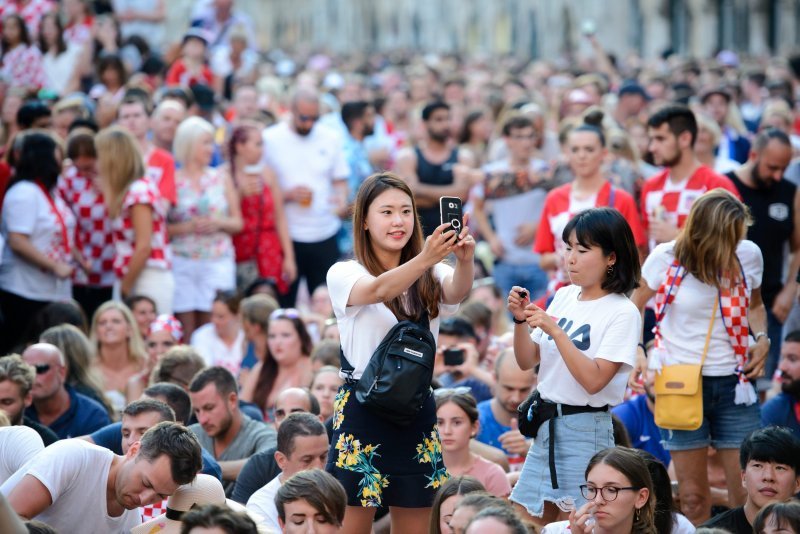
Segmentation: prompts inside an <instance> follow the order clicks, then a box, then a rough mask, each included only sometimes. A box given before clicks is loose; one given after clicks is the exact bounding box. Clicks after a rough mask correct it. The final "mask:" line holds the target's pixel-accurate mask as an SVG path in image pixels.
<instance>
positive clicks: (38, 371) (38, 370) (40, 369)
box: [34, 363, 51, 375]
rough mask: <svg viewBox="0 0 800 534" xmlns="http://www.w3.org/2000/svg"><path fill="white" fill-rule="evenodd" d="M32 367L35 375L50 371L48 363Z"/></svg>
mask: <svg viewBox="0 0 800 534" xmlns="http://www.w3.org/2000/svg"><path fill="white" fill-rule="evenodd" d="M34 367H35V368H36V374H37V375H43V374H45V373H46V372H47V371H49V370H50V367H51V365H50V364H49V363H42V364H39V365H34Z"/></svg>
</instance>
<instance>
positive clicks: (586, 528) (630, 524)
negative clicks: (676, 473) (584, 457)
mask: <svg viewBox="0 0 800 534" xmlns="http://www.w3.org/2000/svg"><path fill="white" fill-rule="evenodd" d="M585 476H586V483H584V484H581V486H580V492H581V495H582V496H583V497H584V498H585V499H586V500H587V501H589V502H587V503H586V504H584V505H583V506H581V507H579V508H578V509H577V510H573V511H572V512H571V513H570V514H569V521H562V522H559V523H553V524H550V525H547V526H546V527H545V528H544V530H542V534H562V533H564V534H567V533H569V534H656V532H657V531H656V527H655V524H654V521H653V517H654V514H655V506H656V498H655V492H654V491H653V481H652V480H651V478H650V472H649V471H648V469H647V463H646V462H645V461H644V460H643V459H642V458H641V457H640V456H639V455H638V454H636V452H635V451H634V450H632V449H628V448H625V447H612V448H609V449H606V450H603V451H600V452H598V453H597V454H595V455H594V456H593V457H592V459H591V460H590V461H589V465H588V466H587V467H586V475H585Z"/></svg>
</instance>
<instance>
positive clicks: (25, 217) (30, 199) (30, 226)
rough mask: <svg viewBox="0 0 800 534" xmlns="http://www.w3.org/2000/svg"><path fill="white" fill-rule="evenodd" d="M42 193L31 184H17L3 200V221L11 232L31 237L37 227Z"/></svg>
mask: <svg viewBox="0 0 800 534" xmlns="http://www.w3.org/2000/svg"><path fill="white" fill-rule="evenodd" d="M40 194H41V192H40V191H39V190H38V188H37V187H36V186H35V185H33V184H31V183H30V182H17V183H16V184H15V185H14V186H12V187H11V189H9V190H8V193H6V196H5V199H4V200H3V221H4V222H5V223H6V228H8V231H9V232H14V233H17V234H25V235H31V234H32V233H33V231H34V229H35V227H36V218H37V215H38V214H37V208H38V206H39V198H38V197H39V195H40Z"/></svg>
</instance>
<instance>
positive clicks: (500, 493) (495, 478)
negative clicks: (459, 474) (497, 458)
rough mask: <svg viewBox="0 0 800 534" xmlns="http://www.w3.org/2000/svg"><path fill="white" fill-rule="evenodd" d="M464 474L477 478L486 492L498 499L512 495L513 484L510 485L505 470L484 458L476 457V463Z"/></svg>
mask: <svg viewBox="0 0 800 534" xmlns="http://www.w3.org/2000/svg"><path fill="white" fill-rule="evenodd" d="M464 474H465V475H469V476H471V477H475V478H477V479H478V480H479V481H480V483H481V484H483V486H484V487H485V488H486V491H488V492H489V493H491V494H492V495H494V496H496V497H508V495H509V494H510V493H511V484H509V483H508V479H506V473H505V471H503V468H502V467H500V466H499V465H497V464H496V463H494V462H490V461H489V460H487V459H486V458H484V457H483V456H476V457H475V463H473V464H472V467H471V468H470V469H469V471H467V472H466V473H464Z"/></svg>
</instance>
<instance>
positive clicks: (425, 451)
mask: <svg viewBox="0 0 800 534" xmlns="http://www.w3.org/2000/svg"><path fill="white" fill-rule="evenodd" d="M415 458H416V460H417V461H418V462H419V463H421V464H428V463H429V464H431V469H432V473H431V474H430V475H425V477H426V478H427V479H428V484H427V485H426V486H425V487H426V488H433V489H437V488H438V487H439V486H441V485H442V484H444V483H445V482H446V481H447V479H449V478H450V473H448V472H447V468H446V467H445V466H444V459H443V458H442V442H441V441H439V429H438V428H436V427H434V429H433V430H432V431H431V434H430V438H429V437H427V436H426V435H425V434H423V435H422V442H421V443H418V444H417V455H416V456H415Z"/></svg>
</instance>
